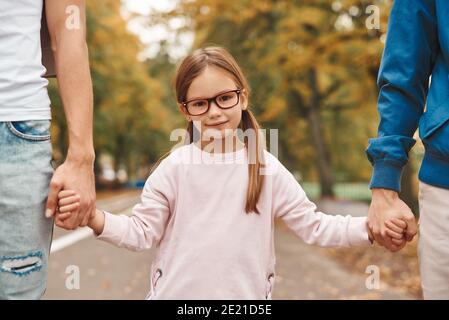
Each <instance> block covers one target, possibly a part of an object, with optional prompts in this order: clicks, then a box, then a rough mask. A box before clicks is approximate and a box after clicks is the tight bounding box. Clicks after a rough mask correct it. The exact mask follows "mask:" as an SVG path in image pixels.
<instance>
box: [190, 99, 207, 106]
mask: <svg viewBox="0 0 449 320" xmlns="http://www.w3.org/2000/svg"><path fill="white" fill-rule="evenodd" d="M206 104H207V102H206V101H204V100H201V101H195V102H193V103H192V106H193V107H196V108H199V107H204V106H206Z"/></svg>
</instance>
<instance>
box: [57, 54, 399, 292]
mask: <svg viewBox="0 0 449 320" xmlns="http://www.w3.org/2000/svg"><path fill="white" fill-rule="evenodd" d="M249 94H250V91H249V86H248V84H247V81H246V79H245V77H244V75H243V74H242V71H241V70H240V68H239V66H238V65H237V63H236V62H235V60H234V59H233V58H232V56H231V55H230V54H229V53H228V52H226V51H225V50H224V49H222V48H216V47H212V48H205V49H200V50H197V51H195V52H193V53H192V54H191V55H189V56H188V57H187V58H185V60H184V61H183V62H182V64H181V65H180V67H179V69H178V72H177V75H176V96H177V101H178V102H179V107H180V110H181V111H182V112H183V114H184V115H185V117H186V119H187V120H188V122H189V125H188V130H187V131H188V134H187V137H186V141H185V145H183V146H181V147H179V148H177V149H175V150H174V151H172V152H171V153H170V154H169V155H168V156H167V157H166V158H165V159H163V160H162V161H160V163H159V164H158V166H157V167H156V169H155V170H154V171H153V172H152V173H151V174H150V176H149V178H148V180H147V181H146V183H145V187H144V189H143V192H142V195H141V202H140V203H139V204H137V205H136V206H135V207H134V208H133V211H132V215H131V216H126V215H119V216H117V215H113V214H111V213H108V212H103V211H101V210H97V211H96V214H95V216H94V217H93V218H91V220H90V222H89V227H90V228H92V229H93V230H94V232H95V234H96V236H97V238H98V239H101V240H104V241H107V242H110V243H112V244H114V245H117V246H120V247H125V248H127V249H130V250H136V251H137V250H143V249H149V248H151V247H153V246H156V248H157V254H156V257H155V260H154V261H153V264H152V271H151V272H152V274H151V279H152V281H151V290H150V292H149V294H148V296H147V299H270V298H271V294H272V290H273V285H274V279H275V252H274V243H273V238H274V237H273V236H274V229H275V228H274V226H275V224H274V220H275V218H281V219H282V220H283V221H284V222H285V223H286V225H287V226H288V227H289V228H290V229H292V230H293V231H294V233H296V235H298V237H299V238H301V239H302V240H303V241H304V242H306V243H308V244H313V245H318V246H322V247H343V246H358V245H370V243H372V237H371V236H370V234H369V231H368V228H367V223H366V218H365V217H351V216H345V217H343V216H334V215H326V214H324V213H321V212H317V211H316V206H315V205H314V204H313V203H312V202H311V201H309V199H308V198H307V196H306V194H305V193H304V191H303V189H302V188H301V186H300V185H299V184H298V182H297V181H296V180H295V178H294V177H293V175H292V174H291V173H290V172H289V171H288V170H287V169H286V168H285V167H284V166H283V165H282V164H281V163H280V162H279V161H278V159H276V158H275V157H274V156H273V155H272V154H270V153H269V152H268V151H266V150H264V148H263V143H262V140H261V137H260V136H259V134H257V132H258V130H259V125H258V124H257V121H256V119H255V118H254V116H253V114H252V113H251V111H250V110H248V99H249ZM237 129H241V132H240V133H242V132H243V134H244V137H243V141H242V139H241V138H240V137H239V135H238V130H237ZM195 132H196V133H199V135H200V136H201V137H200V139H198V137H196V139H195ZM247 132H252V134H246V133H247ZM209 141H211V142H210V143H208V142H209ZM59 198H60V200H59V211H60V213H59V215H58V216H57V218H56V219H57V221H56V224H60V223H61V221H63V220H65V219H67V218H69V217H70V215H71V210H75V209H76V208H77V205H78V201H79V197H78V196H77V194H76V193H75V192H74V191H70V190H67V191H62V192H61V193H60V194H59ZM397 223H398V227H396V228H394V229H392V230H390V232H391V234H394V235H395V236H396V237H397V238H398V239H402V231H403V230H402V229H404V228H405V227H406V226H405V225H404V224H403V223H401V221H399V222H397Z"/></svg>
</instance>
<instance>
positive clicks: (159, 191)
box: [97, 159, 176, 251]
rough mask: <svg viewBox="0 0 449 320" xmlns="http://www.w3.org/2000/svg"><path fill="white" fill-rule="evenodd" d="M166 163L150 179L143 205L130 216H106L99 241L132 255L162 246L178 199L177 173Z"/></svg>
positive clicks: (143, 196)
mask: <svg viewBox="0 0 449 320" xmlns="http://www.w3.org/2000/svg"><path fill="white" fill-rule="evenodd" d="M167 162H168V161H167V159H165V160H164V161H162V162H161V163H160V164H159V166H158V167H157V168H156V170H155V171H154V172H153V173H152V174H151V175H150V177H149V178H148V179H147V181H146V183H145V186H144V188H143V191H142V195H141V200H140V203H138V204H136V205H135V206H134V207H133V209H132V214H131V215H130V216H128V215H124V214H122V215H114V214H111V213H109V212H105V225H104V229H103V232H102V233H101V234H100V235H98V236H97V239H100V240H104V241H106V242H109V243H112V244H114V245H116V246H118V247H124V248H127V249H129V250H132V251H141V250H144V249H150V248H151V247H152V246H153V245H154V244H158V243H159V241H160V240H161V238H162V237H163V235H164V231H165V228H166V225H167V223H168V219H169V216H170V211H171V210H173V206H174V201H175V200H174V199H175V195H176V189H175V188H176V184H175V183H174V179H173V174H172V173H173V172H174V170H173V169H170V167H168V166H167Z"/></svg>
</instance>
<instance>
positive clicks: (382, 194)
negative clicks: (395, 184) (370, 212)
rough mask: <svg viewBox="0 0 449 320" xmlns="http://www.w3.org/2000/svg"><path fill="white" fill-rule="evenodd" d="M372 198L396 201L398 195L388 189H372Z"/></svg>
mask: <svg viewBox="0 0 449 320" xmlns="http://www.w3.org/2000/svg"><path fill="white" fill-rule="evenodd" d="M371 194H372V198H373V199H375V198H382V199H388V200H396V199H398V198H399V194H398V193H397V192H396V191H394V190H390V189H383V188H373V189H371Z"/></svg>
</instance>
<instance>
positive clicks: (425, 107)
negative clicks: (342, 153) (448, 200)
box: [366, 0, 449, 191]
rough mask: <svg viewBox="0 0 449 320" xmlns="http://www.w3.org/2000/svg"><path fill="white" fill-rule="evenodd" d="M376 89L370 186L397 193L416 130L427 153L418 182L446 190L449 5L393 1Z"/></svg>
mask: <svg viewBox="0 0 449 320" xmlns="http://www.w3.org/2000/svg"><path fill="white" fill-rule="evenodd" d="M430 78H431V82H430V86H429V81H430ZM378 85H379V89H380V93H379V101H378V109H379V113H380V118H381V120H380V124H379V130H378V137H377V138H376V139H370V141H369V146H368V149H367V150H366V153H367V155H368V159H369V160H370V162H371V163H372V165H373V175H372V180H371V184H370V187H371V188H386V189H391V190H396V191H399V190H400V180H401V173H402V168H403V166H404V165H405V164H406V163H407V160H408V152H409V151H410V149H411V148H412V147H413V145H414V144H415V142H416V141H415V140H414V139H413V134H414V133H415V131H416V129H417V128H418V127H419V136H420V138H421V140H422V141H423V143H424V146H425V150H426V151H425V155H424V159H423V162H422V165H421V169H420V172H419V179H420V180H421V181H423V182H425V183H428V184H430V185H434V186H437V187H442V188H447V189H449V0H395V1H394V4H393V8H392V11H391V15H390V20H389V25H388V32H387V41H386V44H385V49H384V54H383V58H382V62H381V66H380V70H379V78H378Z"/></svg>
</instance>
